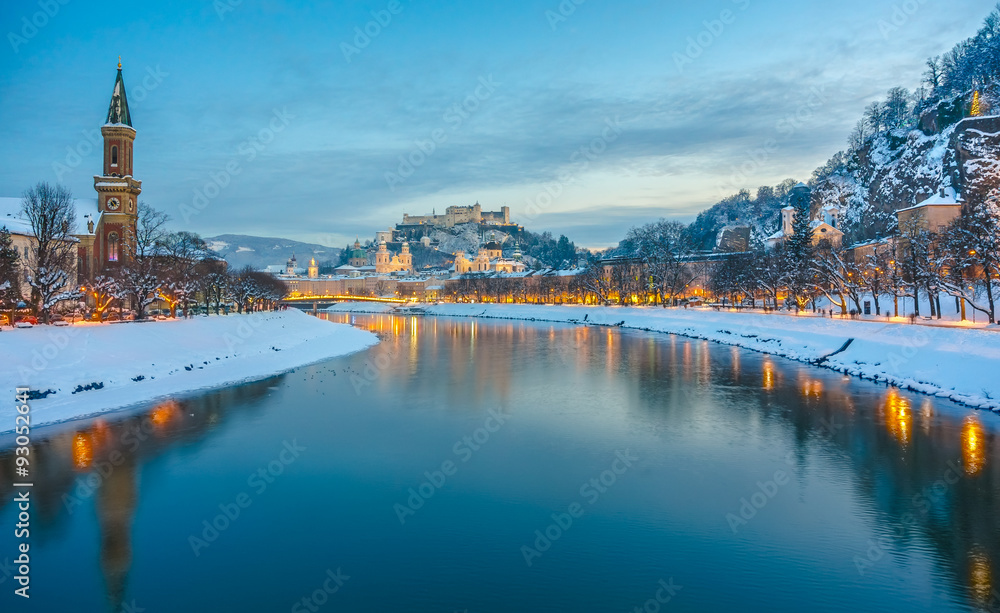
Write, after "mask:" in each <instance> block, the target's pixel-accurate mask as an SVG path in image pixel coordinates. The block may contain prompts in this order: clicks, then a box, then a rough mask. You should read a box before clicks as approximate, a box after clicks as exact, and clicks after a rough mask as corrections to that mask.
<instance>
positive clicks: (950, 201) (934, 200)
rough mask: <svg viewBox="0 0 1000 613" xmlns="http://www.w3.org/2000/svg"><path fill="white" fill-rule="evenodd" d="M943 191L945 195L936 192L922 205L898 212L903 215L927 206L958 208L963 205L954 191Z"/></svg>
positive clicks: (949, 189)
mask: <svg viewBox="0 0 1000 613" xmlns="http://www.w3.org/2000/svg"><path fill="white" fill-rule="evenodd" d="M943 191H944V193H943V194H942V193H941V192H935V193H934V195H933V196H931V197H930V198H928V199H927V200H924V201H923V202H921V203H920V204H918V205H916V206H911V207H907V208H905V209H899V210H898V211H896V212H897V213H902V212H903V211H912V210H914V209H920V208H923V207H925V206H957V205H960V204H961V203H960V202H959V201H958V199H957V198H956V197H955V191H954V190H952V189H951V188H948V189H947V190H943Z"/></svg>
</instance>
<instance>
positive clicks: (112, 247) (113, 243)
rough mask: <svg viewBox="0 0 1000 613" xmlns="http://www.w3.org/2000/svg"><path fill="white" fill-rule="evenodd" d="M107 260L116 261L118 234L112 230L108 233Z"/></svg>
mask: <svg viewBox="0 0 1000 613" xmlns="http://www.w3.org/2000/svg"><path fill="white" fill-rule="evenodd" d="M108 261H109V262H117V261H118V235H117V234H116V233H114V232H112V233H111V234H108Z"/></svg>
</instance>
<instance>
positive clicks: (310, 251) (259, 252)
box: [205, 234, 341, 270]
mask: <svg viewBox="0 0 1000 613" xmlns="http://www.w3.org/2000/svg"><path fill="white" fill-rule="evenodd" d="M205 242H206V243H208V246H209V248H210V249H212V250H213V251H215V252H216V253H218V254H219V255H220V256H222V257H223V258H225V260H226V262H228V263H229V266H230V267H231V268H243V267H244V266H252V267H253V268H255V269H257V270H263V269H265V268H267V267H268V266H276V265H282V266H284V264H285V262H287V261H288V259H289V258H290V257H292V255H295V258H296V259H297V260H298V265H299V267H301V268H305V267H306V266H307V265H308V264H309V260H310V258H316V261H317V262H318V263H319V264H320V265H322V264H323V263H324V262H332V263H336V262H337V261H338V260H339V259H340V252H341V249H339V248H336V247H325V246H323V245H316V244H312V243H300V242H299V241H293V240H289V239H287V238H268V237H263V236H245V235H242V234H222V235H220V236H213V237H210V238H206V239H205Z"/></svg>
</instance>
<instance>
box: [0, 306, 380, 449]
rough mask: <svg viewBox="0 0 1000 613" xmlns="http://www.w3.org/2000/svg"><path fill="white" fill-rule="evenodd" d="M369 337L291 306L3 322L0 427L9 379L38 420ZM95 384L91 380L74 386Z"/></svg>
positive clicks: (341, 349)
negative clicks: (15, 324) (188, 315)
mask: <svg viewBox="0 0 1000 613" xmlns="http://www.w3.org/2000/svg"><path fill="white" fill-rule="evenodd" d="M377 342H378V339H377V338H376V337H375V336H374V335H373V334H371V333H369V332H366V331H363V330H359V329H357V328H353V327H351V326H346V325H341V324H333V323H330V322H327V321H323V320H320V319H318V318H315V317H312V316H310V315H306V314H305V313H303V312H301V311H297V310H288V311H280V312H275V313H255V314H253V315H230V316H228V317H225V316H222V317H197V318H194V319H187V320H168V321H154V322H148V323H129V324H77V325H74V326H68V327H62V328H59V327H54V326H38V327H35V328H32V329H17V330H14V329H10V328H6V329H4V331H3V332H2V333H0V363H2V364H3V365H4V366H5V367H4V368H3V369H0V393H2V394H3V397H4V398H6V399H7V401H6V402H3V403H0V432H8V431H10V430H13V428H14V416H15V408H14V406H15V405H14V396H15V388H16V387H19V386H27V387H30V388H31V389H32V390H37V391H39V392H45V391H47V390H54V391H55V393H54V394H51V395H49V396H47V397H46V398H44V399H37V400H32V401H30V402H29V405H30V406H31V425H32V426H39V425H43V424H51V423H56V422H60V421H65V420H69V419H74V418H79V417H84V416H88V415H94V414H98V413H103V412H106V411H112V410H115V409H120V408H124V407H128V406H131V405H135V404H140V403H146V402H150V401H153V400H156V399H158V398H163V397H176V396H178V395H186V394H190V393H191V392H194V391H197V390H205V389H211V388H216V387H222V386H228V385H234V384H238V383H243V382H247V381H253V380H260V379H264V378H267V377H270V376H273V375H276V374H280V373H283V372H287V371H289V370H292V369H294V368H298V367H300V366H305V365H308V364H313V363H316V362H320V361H322V360H326V359H329V358H333V357H336V356H340V355H344V354H348V353H353V352H355V351H361V350H362V349H365V348H367V347H370V346H372V345H374V344H376V343H377ZM94 384H97V385H102V386H103V387H101V388H100V389H90V390H82V389H81V390H80V391H77V393H73V392H74V391H76V390H77V389H79V388H85V387H87V386H92V387H93V386H94Z"/></svg>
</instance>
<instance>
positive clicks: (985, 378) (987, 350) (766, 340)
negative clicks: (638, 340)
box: [423, 304, 1000, 412]
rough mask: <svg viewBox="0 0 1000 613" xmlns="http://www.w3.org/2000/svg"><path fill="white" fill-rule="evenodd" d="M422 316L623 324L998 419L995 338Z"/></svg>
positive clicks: (660, 314)
mask: <svg viewBox="0 0 1000 613" xmlns="http://www.w3.org/2000/svg"><path fill="white" fill-rule="evenodd" d="M423 310H424V312H425V313H426V314H427V315H440V316H460V317H482V318H497V319H521V320H533V321H550V322H564V323H576V324H587V325H609V326H615V325H619V324H621V325H622V327H625V328H635V329H640V330H648V331H653V332H665V333H670V334H680V335H684V336H689V337H693V338H700V339H706V340H711V341H717V342H719V343H723V344H726V345H737V346H740V347H745V348H747V349H752V350H754V351H760V352H763V353H769V354H772V355H776V356H782V357H786V358H789V359H792V360H798V361H802V362H816V361H818V360H821V359H822V358H824V357H826V356H830V354H832V353H834V352H836V351H838V350H840V349H841V348H842V347H843V346H844V345H845V343H847V341H848V340H850V339H854V340H853V342H852V344H851V345H850V346H849V347H848V348H847V349H846V350H844V351H843V352H842V353H839V354H837V355H833V356H831V357H829V358H827V359H826V360H823V362H822V366H824V367H826V368H832V369H834V370H837V371H840V372H843V373H846V374H850V375H854V376H859V377H863V378H865V379H871V380H875V381H883V382H886V383H890V384H892V385H895V386H898V387H901V388H905V389H910V390H914V391H917V392H922V393H925V394H931V395H936V396H940V397H943V398H949V399H951V400H954V401H956V402H959V403H962V404H965V405H968V406H972V407H976V408H982V409H992V410H994V411H998V412H1000V377H998V376H997V373H998V372H1000V330H997V329H996V326H994V327H993V328H994V329H993V330H984V329H970V328H956V327H950V328H936V327H928V326H912V325H906V324H900V323H886V322H874V321H851V320H839V319H836V320H834V319H827V318H822V317H814V316H802V317H796V316H793V315H786V314H763V313H745V312H744V313H736V312H728V311H714V310H710V309H687V310H685V309H662V308H619V307H588V306H544V305H484V304H441V305H431V306H427V307H425V308H424V309H423Z"/></svg>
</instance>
